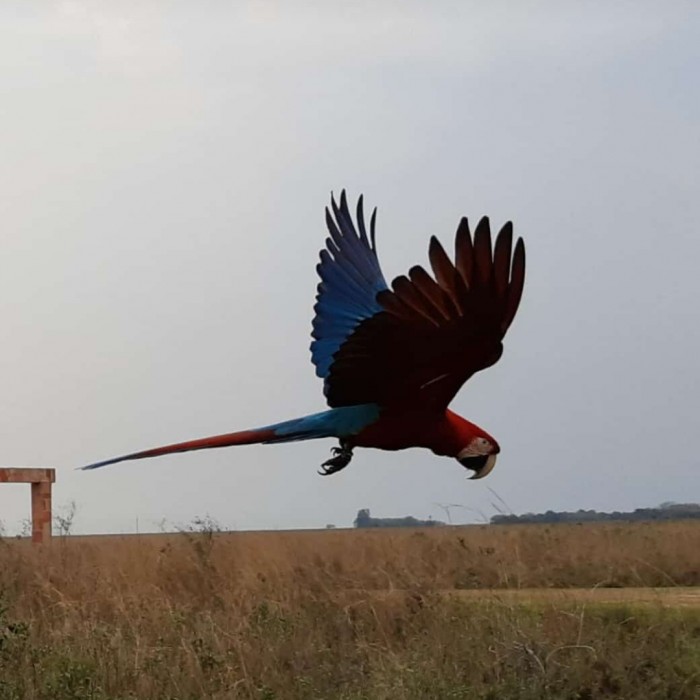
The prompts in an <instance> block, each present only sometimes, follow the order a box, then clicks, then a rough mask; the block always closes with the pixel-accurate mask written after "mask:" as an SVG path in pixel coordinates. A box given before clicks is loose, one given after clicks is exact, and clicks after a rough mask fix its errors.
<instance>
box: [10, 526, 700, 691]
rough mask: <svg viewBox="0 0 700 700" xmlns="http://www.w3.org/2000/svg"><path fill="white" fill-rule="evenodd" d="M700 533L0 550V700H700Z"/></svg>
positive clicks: (398, 534) (468, 535)
mask: <svg viewBox="0 0 700 700" xmlns="http://www.w3.org/2000/svg"><path fill="white" fill-rule="evenodd" d="M699 551H700V524H699V523H697V522H669V523H656V524H651V523H634V524H632V523H630V524H627V523H616V524H600V525H595V524H593V525H592V524H588V525H585V526H577V525H556V526H541V525H537V526H523V525H517V526H478V525H477V526H464V527H446V528H429V529H421V530H396V529H384V530H327V531H305V532H304V531H299V532H251V533H245V532H242V533H221V532H218V531H216V529H215V528H214V527H211V524H209V525H207V524H206V522H205V524H204V525H202V524H201V523H200V525H199V526H198V527H192V528H189V529H185V530H183V531H182V532H180V533H175V534H159V535H140V536H135V535H132V536H93V537H65V538H55V539H54V541H53V543H52V544H51V545H50V546H42V547H32V546H31V545H30V544H29V543H28V542H26V541H23V540H10V539H5V540H2V541H0V700H6V699H8V700H9V699H19V698H22V699H23V698H36V699H41V700H44V699H46V700H49V699H51V700H62V699H64V698H85V699H88V698H90V699H100V700H106V699H108V698H109V699H112V698H114V699H117V698H119V699H126V698H139V699H150V698H172V699H173V700H174V699H176V698H177V699H181V700H184V699H193V700H194V699H195V698H259V699H261V700H262V699H265V700H272V699H276V698H339V699H347V700H359V699H360V698H363V699H364V698H366V699H367V700H370V699H371V700H375V699H383V698H387V699H388V698H392V699H402V698H464V699H471V698H484V699H487V698H493V699H495V698H499V700H502V699H506V698H523V699H526V698H527V699H530V698H531V699H532V700H535V699H540V698H562V699H563V698H580V699H584V698H591V699H593V698H635V699H636V698H641V697H644V698H647V699H652V698H658V699H659V700H660V699H661V698H663V699H664V700H665V699H667V698H676V699H678V700H691V699H694V698H697V697H698V696H700V605H699V602H700V588H699V587H700V557H698V552H699Z"/></svg>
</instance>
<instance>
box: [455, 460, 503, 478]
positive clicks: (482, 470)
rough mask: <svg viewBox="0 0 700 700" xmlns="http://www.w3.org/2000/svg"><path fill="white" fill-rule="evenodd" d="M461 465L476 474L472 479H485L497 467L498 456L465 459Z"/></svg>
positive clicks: (460, 461)
mask: <svg viewBox="0 0 700 700" xmlns="http://www.w3.org/2000/svg"><path fill="white" fill-rule="evenodd" d="M459 463H460V464H461V465H462V466H463V467H466V468H467V469H471V470H472V471H473V472H474V475H473V476H470V477H469V478H470V479H483V478H484V477H485V476H488V475H489V474H490V473H491V472H492V471H493V468H494V467H495V466H496V455H480V456H478V457H464V458H463V459H460V460H459Z"/></svg>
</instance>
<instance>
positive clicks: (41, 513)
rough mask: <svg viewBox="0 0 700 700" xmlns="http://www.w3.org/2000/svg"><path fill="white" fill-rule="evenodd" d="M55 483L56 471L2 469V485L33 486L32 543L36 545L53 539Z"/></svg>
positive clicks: (0, 474) (0, 468)
mask: <svg viewBox="0 0 700 700" xmlns="http://www.w3.org/2000/svg"><path fill="white" fill-rule="evenodd" d="M55 481H56V470H55V469H30V468H28V467H16V468H14V467H9V468H4V467H0V484H2V483H7V484H31V485H32V542H34V543H36V544H41V543H42V542H48V541H49V540H50V539H51V484H53V483H54V482H55Z"/></svg>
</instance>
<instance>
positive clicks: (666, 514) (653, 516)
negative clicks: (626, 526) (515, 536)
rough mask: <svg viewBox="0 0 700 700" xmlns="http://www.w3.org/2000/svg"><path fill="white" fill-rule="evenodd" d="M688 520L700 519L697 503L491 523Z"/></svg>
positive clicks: (550, 512) (499, 517)
mask: <svg viewBox="0 0 700 700" xmlns="http://www.w3.org/2000/svg"><path fill="white" fill-rule="evenodd" d="M689 518H700V504H699V503H662V504H661V505H660V506H658V507H657V508H637V509H635V510H633V511H630V512H626V513H625V512H619V511H614V512H612V513H601V512H599V511H597V510H577V511H575V512H566V511H554V510H548V511H547V512H546V513H525V514H524V515H494V516H493V517H492V518H491V523H492V524H493V525H513V524H517V523H522V524H525V523H585V522H597V521H601V520H603V521H604V520H687V519H689Z"/></svg>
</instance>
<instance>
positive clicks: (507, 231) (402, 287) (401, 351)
mask: <svg viewBox="0 0 700 700" xmlns="http://www.w3.org/2000/svg"><path fill="white" fill-rule="evenodd" d="M512 241H513V229H512V226H511V224H510V223H507V224H506V225H505V226H504V227H503V228H502V229H501V231H500V233H499V234H498V236H497V238H496V241H495V244H494V246H492V244H491V231H490V226H489V221H488V219H487V218H483V219H482V220H481V221H480V222H479V224H478V225H477V227H476V230H475V232H474V236H473V238H472V235H471V233H470V230H469V224H468V222H467V220H466V219H462V221H461V222H460V224H459V227H458V229H457V235H456V241H455V262H454V263H452V262H451V261H450V259H449V257H448V256H447V254H446V253H445V251H444V249H443V247H442V246H441V245H440V243H439V242H438V241H437V239H435V238H433V239H431V242H430V263H431V267H432V269H433V272H434V275H435V279H433V277H431V276H430V275H429V274H428V273H427V272H426V271H425V270H424V269H423V268H422V267H418V266H417V267H414V268H412V269H411V270H410V272H409V276H408V277H406V276H401V277H397V278H396V279H395V280H394V281H393V282H392V289H391V290H389V289H387V290H384V291H381V292H379V294H378V295H377V302H378V303H379V305H380V306H381V307H382V309H383V310H382V311H380V312H379V313H377V314H375V315H374V316H372V317H371V318H367V319H365V320H364V321H362V323H360V324H359V325H358V326H357V327H356V328H355V330H354V331H353V332H352V334H351V335H350V336H349V337H348V338H347V340H346V341H345V342H344V343H343V344H342V345H341V347H340V349H339V350H338V352H337V353H336V354H335V355H334V360H333V363H332V365H331V367H330V371H329V375H328V377H327V379H326V388H325V390H326V397H327V398H328V403H329V404H330V405H331V406H344V405H352V404H359V403H379V404H380V405H384V406H386V405H396V404H401V405H403V406H411V405H415V406H416V408H419V409H422V410H425V409H430V408H432V409H435V410H443V409H444V408H445V407H446V406H447V405H448V404H449V402H450V401H451V400H452V398H453V397H454V395H455V394H456V393H457V391H459V388H460V387H461V386H462V384H463V383H464V382H465V381H466V380H467V379H468V378H469V377H471V375H472V374H474V373H475V372H478V371H479V370H481V369H484V368H486V367H489V366H490V365H492V364H494V363H495V362H496V361H497V360H498V359H499V357H500V356H501V352H502V350H503V347H502V344H501V341H502V339H503V336H504V335H505V332H506V331H507V329H508V326H509V325H510V323H511V321H512V320H513V317H514V315H515V312H516V311H517V308H518V304H519V302H520V297H521V295H522V289H523V283H524V280H525V248H524V245H523V242H522V239H518V242H517V243H516V245H515V249H514V250H513V249H512Z"/></svg>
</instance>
